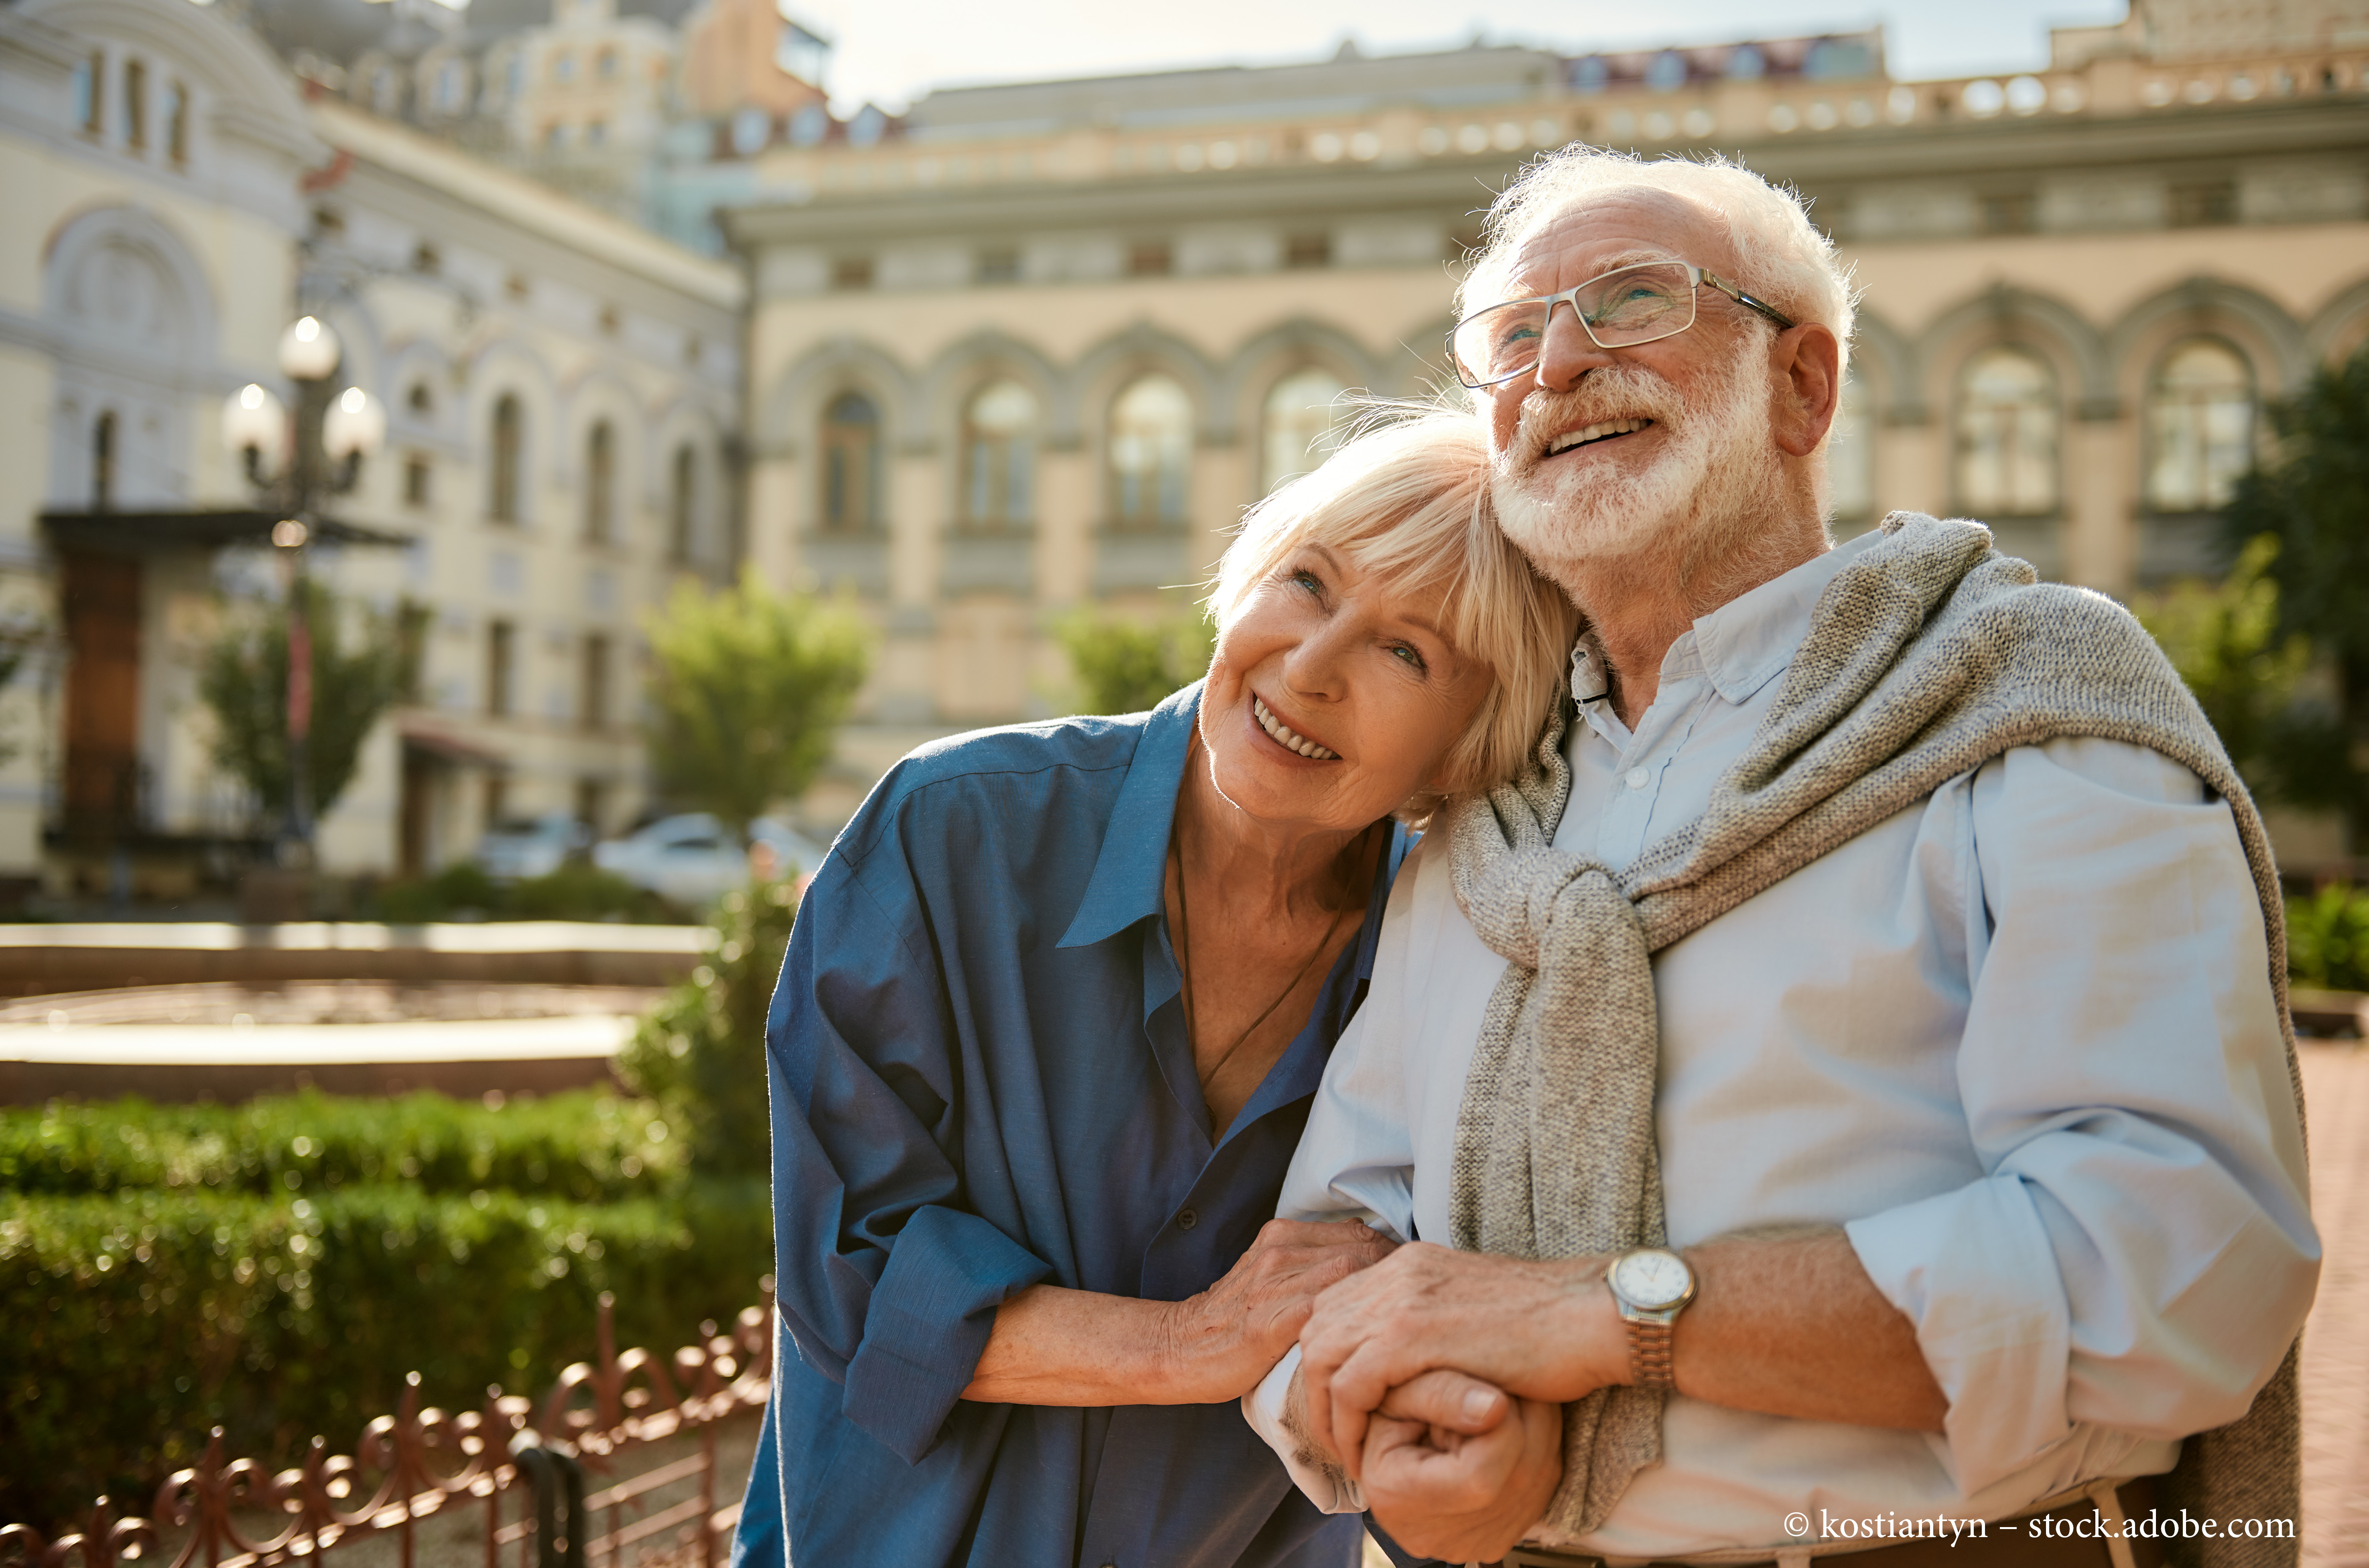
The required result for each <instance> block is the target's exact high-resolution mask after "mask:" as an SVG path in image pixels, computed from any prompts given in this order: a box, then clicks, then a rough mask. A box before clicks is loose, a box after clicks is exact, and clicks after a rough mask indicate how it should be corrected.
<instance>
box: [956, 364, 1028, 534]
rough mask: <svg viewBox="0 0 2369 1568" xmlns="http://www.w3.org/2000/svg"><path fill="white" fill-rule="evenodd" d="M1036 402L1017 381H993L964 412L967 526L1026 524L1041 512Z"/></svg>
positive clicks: (987, 526) (992, 526) (964, 485)
mask: <svg viewBox="0 0 2369 1568" xmlns="http://www.w3.org/2000/svg"><path fill="white" fill-rule="evenodd" d="M1035 511H1036V395H1034V394H1032V393H1031V392H1030V391H1029V390H1028V389H1027V388H1026V387H1024V386H1023V385H1021V384H1020V383H1018V382H1016V381H1011V380H1004V381H996V382H990V383H988V384H987V385H986V386H984V387H981V388H980V389H979V391H978V395H976V396H974V397H973V398H972V399H971V400H970V406H968V407H967V408H966V409H964V410H963V504H962V516H963V521H965V522H967V523H969V524H970V525H972V526H973V527H975V528H996V527H1001V526H1005V525H1008V524H1012V523H1022V522H1026V521H1028V520H1029V518H1030V517H1031V516H1032V515H1033V514H1034V513H1035Z"/></svg>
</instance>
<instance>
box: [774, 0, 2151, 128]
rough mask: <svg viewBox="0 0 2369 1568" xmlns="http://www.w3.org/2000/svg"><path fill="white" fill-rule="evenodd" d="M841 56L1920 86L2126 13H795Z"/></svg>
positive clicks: (1073, 7)
mask: <svg viewBox="0 0 2369 1568" xmlns="http://www.w3.org/2000/svg"><path fill="white" fill-rule="evenodd" d="M2123 8H2124V6H2123V0H1975V3H1972V4H1969V3H1967V0H1891V3H1888V4H1887V3H1883V0H1682V3H1681V4H1678V5H1676V6H1655V5H1651V4H1648V5H1628V6H1607V5H1602V4H1582V3H1580V0H1482V3H1475V0H1182V3H1179V0H1156V3H1151V4H1147V3H1145V0H1132V3H1130V0H1001V3H1000V4H994V3H988V0H785V3H784V9H785V10H786V11H787V12H789V13H790V14H791V15H794V16H796V17H800V18H801V19H805V20H807V21H809V22H810V23H813V24H818V29H817V30H818V31H821V32H823V33H824V34H826V35H827V36H829V37H830V38H831V39H832V40H833V41H834V43H835V44H836V46H837V48H836V50H835V52H834V56H833V59H832V63H831V69H830V82H829V84H828V85H829V86H830V93H831V99H832V103H833V105H834V107H836V108H838V109H841V112H846V111H848V110H852V109H854V108H855V107H856V106H858V105H860V104H862V103H864V102H866V101H876V102H878V103H880V104H881V105H882V106H883V107H885V108H887V109H892V110H896V109H903V108H905V107H906V106H907V105H909V104H910V103H911V102H912V100H913V99H915V98H917V97H921V95H922V94H924V93H925V92H927V91H928V90H929V89H930V88H931V87H933V86H951V85H955V84H958V83H971V82H993V81H1036V80H1044V79H1047V78H1051V77H1059V76H1083V75H1103V74H1117V73H1122V72H1130V71H1153V70H1162V69H1167V68H1172V67H1176V66H1186V65H1212V64H1233V63H1242V64H1267V63H1276V62H1279V61H1293V60H1310V59H1321V58H1323V57H1326V56H1329V55H1330V54H1331V53H1332V52H1333V51H1334V50H1335V49H1337V48H1339V47H1340V44H1341V41H1342V40H1344V39H1345V38H1348V39H1355V40H1356V43H1357V46H1358V47H1359V48H1360V49H1362V50H1364V51H1365V52H1368V53H1369V54H1380V53H1393V54H1395V53H1409V52H1415V51H1419V50H1427V49H1443V48H1455V47H1458V46H1460V45H1462V44H1464V43H1467V42H1469V41H1470V40H1471V39H1472V37H1473V35H1474V34H1475V33H1480V34H1482V35H1483V36H1485V37H1486V38H1487V39H1488V40H1490V41H1492V42H1507V43H1531V44H1539V45H1543V46H1546V47H1549V48H1554V49H1559V50H1562V51H1564V52H1571V53H1585V52H1587V51H1589V50H1593V49H1633V48H1639V47H1642V46H1646V45H1653V44H1664V43H1715V42H1720V41H1724V40H1736V39H1745V38H1782V37H1787V36H1790V35H1794V34H1800V33H1814V32H1832V31H1846V30H1856V29H1860V28H1865V27H1868V26H1870V25H1871V24H1874V23H1878V22H1880V23H1882V24H1883V29H1884V41H1885V49H1886V52H1887V55H1888V62H1889V64H1890V66H1891V70H1892V74H1894V76H1899V77H1905V78H1908V79H1911V80H1915V79H1918V78H1924V77H1932V76H1964V75H1975V74H1985V73H1990V72H2012V71H2020V70H2031V69H2032V68H2034V67H2037V66H2039V65H2042V64H2044V63H2046V62H2047V59H2048V29H2049V28H2050V26H2052V25H2054V26H2059V27H2062V26H2067V25H2074V24H2082V23H2097V22H2110V21H2114V20H2118V19H2119V18H2120V17H2122V16H2123Z"/></svg>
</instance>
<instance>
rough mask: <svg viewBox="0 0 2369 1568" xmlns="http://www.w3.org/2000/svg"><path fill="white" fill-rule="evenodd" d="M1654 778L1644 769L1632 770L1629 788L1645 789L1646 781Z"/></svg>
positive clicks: (1630, 771)
mask: <svg viewBox="0 0 2369 1568" xmlns="http://www.w3.org/2000/svg"><path fill="white" fill-rule="evenodd" d="M1653 776H1654V775H1653V774H1651V773H1647V772H1646V771H1645V770H1644V769H1642V768H1631V769H1630V770H1629V787H1630V788H1631V789H1643V788H1644V787H1645V781H1646V780H1648V779H1650V778H1652V777H1653Z"/></svg>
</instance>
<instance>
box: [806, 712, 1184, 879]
mask: <svg viewBox="0 0 2369 1568" xmlns="http://www.w3.org/2000/svg"><path fill="white" fill-rule="evenodd" d="M1151 717H1152V715H1150V714H1122V715H1116V716H1102V715H1078V716H1075V717H1071V718H1058V719H1043V720H1039V721H1037V722H1036V723H1032V724H1014V725H1005V726H1002V727H998V728H994V729H975V730H970V731H968V732H967V733H964V734H961V735H950V736H947V737H946V738H944V739H942V740H933V741H931V742H930V743H928V744H927V745H924V746H921V747H917V748H915V749H914V750H911V751H909V752H907V753H906V754H905V756H904V757H903V758H901V759H900V760H899V761H898V762H897V764H896V765H895V766H894V767H892V768H890V769H889V770H888V772H887V773H885V774H883V775H882V777H881V780H880V782H879V783H878V784H875V785H874V786H873V789H872V793H871V795H869V796H868V797H867V798H866V799H865V801H864V805H863V807H862V808H861V809H859V810H858V811H857V812H856V814H855V817H854V818H853V820H852V821H850V822H849V823H848V825H847V829H846V830H845V832H843V833H842V834H841V845H842V846H844V848H845V849H846V851H847V853H848V855H849V858H851V859H853V860H857V861H860V860H862V859H864V857H865V855H866V854H867V853H869V852H870V851H871V850H872V849H873V848H875V847H876V846H877V845H878V844H879V843H880V841H882V840H884V839H886V838H888V837H891V836H894V835H898V834H900V833H901V832H903V831H904V830H905V827H906V825H907V823H908V822H909V821H910V818H912V817H913V816H914V814H915V811H916V808H920V809H921V810H923V811H924V812H926V814H927V815H928V816H929V817H931V818H934V819H938V820H946V819H948V818H952V817H958V816H961V815H963V807H964V806H965V805H966V804H967V803H977V804H982V805H985V806H986V807H988V808H989V809H990V811H992V812H993V813H995V814H996V815H997V817H998V818H1004V819H1008V818H1009V816H1010V814H1011V813H1012V812H1013V811H1014V810H1015V809H1024V808H1025V807H1026V806H1027V805H1028V804H1029V803H1031V802H1035V803H1038V804H1041V805H1042V806H1043V807H1045V808H1047V809H1054V808H1059V809H1062V810H1065V811H1074V810H1075V809H1076V807H1077V806H1078V805H1079V802H1078V800H1077V798H1076V792H1075V788H1074V787H1073V786H1074V785H1075V784H1077V783H1079V782H1081V781H1082V782H1087V783H1089V784H1097V783H1098V784H1103V785H1104V786H1105V787H1106V788H1107V790H1108V792H1109V793H1111V794H1112V795H1116V792H1117V790H1118V787H1119V784H1121V783H1122V782H1123V781H1124V780H1125V778H1126V776H1127V770H1128V768H1130V767H1131V766H1133V764H1134V761H1135V756H1136V751H1137V750H1138V748H1139V746H1140V745H1141V743H1142V740H1143V737H1144V733H1145V730H1146V728H1147V727H1149V725H1150V720H1151ZM1007 825H1009V824H1008V822H1007Z"/></svg>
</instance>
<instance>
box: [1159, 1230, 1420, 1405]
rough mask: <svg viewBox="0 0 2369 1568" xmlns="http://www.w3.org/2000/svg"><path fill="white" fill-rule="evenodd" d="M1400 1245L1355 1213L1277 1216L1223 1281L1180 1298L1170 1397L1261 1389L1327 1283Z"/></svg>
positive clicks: (1213, 1398)
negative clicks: (1353, 1215) (1350, 1215)
mask: <svg viewBox="0 0 2369 1568" xmlns="http://www.w3.org/2000/svg"><path fill="white" fill-rule="evenodd" d="M1397 1244H1398V1243H1396V1242H1392V1241H1391V1240H1390V1238H1389V1237H1387V1236H1384V1235H1383V1234H1381V1233H1380V1232H1379V1231H1378V1230H1372V1229H1369V1228H1368V1227H1367V1226H1365V1225H1362V1224H1360V1223H1358V1222H1357V1221H1356V1220H1354V1219H1341V1220H1305V1219H1270V1220H1268V1221H1267V1222H1266V1223H1265V1225H1264V1226H1262V1227H1260V1229H1259V1233H1258V1240H1256V1241H1255V1242H1252V1243H1251V1249H1250V1251H1248V1252H1246V1253H1243V1254H1242V1256H1241V1257H1240V1258H1239V1259H1237V1260H1236V1261H1235V1263H1234V1266H1233V1267H1232V1268H1230V1269H1228V1270H1227V1271H1226V1276H1225V1277H1224V1278H1222V1279H1220V1280H1219V1281H1218V1282H1217V1283H1216V1284H1215V1285H1212V1286H1210V1287H1209V1288H1207V1290H1204V1291H1202V1292H1201V1293H1200V1294H1199V1295H1197V1296H1192V1297H1188V1298H1186V1299H1184V1300H1182V1301H1179V1302H1176V1303H1174V1305H1173V1309H1172V1310H1171V1313H1170V1315H1169V1320H1168V1323H1167V1343H1166V1345H1165V1346H1164V1349H1163V1355H1162V1359H1163V1360H1164V1361H1165V1362H1166V1363H1167V1364H1168V1366H1169V1368H1170V1369H1171V1370H1170V1376H1169V1379H1168V1381H1169V1382H1170V1384H1171V1387H1170V1394H1171V1396H1172V1397H1171V1398H1170V1399H1169V1400H1166V1401H1163V1402H1173V1403H1179V1404H1219V1403H1222V1402H1225V1401H1227V1400H1232V1399H1239V1398H1241V1397H1242V1394H1243V1393H1244V1392H1246V1391H1249V1390H1251V1389H1253V1388H1254V1387H1256V1386H1257V1384H1258V1380H1259V1379H1261V1378H1264V1377H1265V1376H1266V1374H1267V1370H1268V1368H1272V1367H1273V1366H1274V1365H1275V1364H1276V1362H1278V1361H1280V1360H1282V1359H1283V1356H1284V1353H1285V1352H1286V1351H1287V1350H1289V1349H1290V1348H1291V1343H1292V1341H1293V1340H1294V1339H1296V1338H1298V1337H1299V1331H1300V1328H1301V1325H1303V1324H1304V1323H1306V1322H1307V1321H1308V1314H1309V1311H1310V1308H1312V1307H1313V1306H1314V1304H1315V1301H1316V1298H1317V1296H1318V1295H1319V1294H1321V1293H1322V1291H1323V1290H1324V1289H1325V1288H1327V1287H1329V1286H1332V1285H1334V1284H1337V1283H1339V1282H1340V1281H1342V1280H1344V1279H1346V1278H1348V1277H1349V1276H1351V1275H1353V1274H1356V1272H1357V1271H1358V1270H1360V1269H1363V1268H1367V1267H1369V1266H1371V1265H1374V1264H1377V1263H1379V1262H1380V1261H1381V1260H1382V1259H1384V1258H1386V1257H1388V1256H1389V1255H1390V1249H1391V1248H1393V1247H1394V1246H1396V1245H1397Z"/></svg>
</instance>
